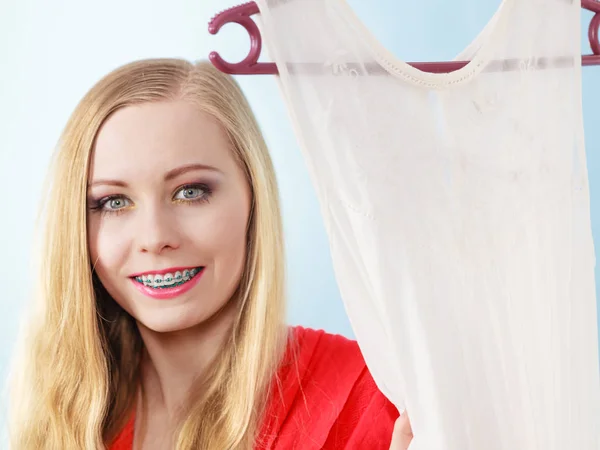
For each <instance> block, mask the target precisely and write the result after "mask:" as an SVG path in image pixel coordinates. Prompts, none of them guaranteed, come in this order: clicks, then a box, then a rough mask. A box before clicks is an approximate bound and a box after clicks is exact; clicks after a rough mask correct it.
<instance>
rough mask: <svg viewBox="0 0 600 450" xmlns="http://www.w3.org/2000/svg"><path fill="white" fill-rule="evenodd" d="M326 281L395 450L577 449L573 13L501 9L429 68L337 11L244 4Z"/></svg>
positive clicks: (586, 407) (540, 3)
mask: <svg viewBox="0 0 600 450" xmlns="http://www.w3.org/2000/svg"><path fill="white" fill-rule="evenodd" d="M257 3H258V4H259V7H260V10H261V15H260V22H261V28H262V34H263V37H264V38H265V42H266V44H267V45H268V48H269V53H270V55H271V57H273V59H274V60H275V62H276V63H277V65H278V68H279V72H280V77H279V79H280V86H281V88H282V92H283V96H284V98H285V101H286V103H287V107H288V110H289V112H290V114H291V117H292V119H293V122H294V126H295V130H296V134H297V138H298V139H299V141H300V144H301V148H302V151H303V153H304V157H305V159H306V161H307V164H308V167H309V170H310V172H311V175H312V180H313V183H314V185H315V188H316V190H317V194H318V197H319V200H320V203H321V208H322V214H323V217H324V221H325V224H326V227H327V232H328V235H329V240H330V245H331V254H332V258H333V264H334V268H335V272H336V277H337V281H338V284H339V288H340V290H341V293H342V297H343V300H344V303H345V306H346V310H347V313H348V316H349V318H350V321H351V323H352V326H353V329H354V331H355V334H356V337H357V340H358V342H359V345H360V347H361V348H362V350H363V354H364V356H365V359H366V362H367V364H368V367H369V368H370V370H371V372H372V374H373V376H374V378H375V380H376V382H377V384H378V386H379V387H380V389H381V390H382V392H383V393H384V394H385V395H386V396H387V397H388V398H389V399H390V400H391V401H393V402H394V404H395V405H396V406H398V407H399V408H401V409H403V408H404V407H406V408H407V409H408V411H409V413H410V417H411V422H412V425H413V430H414V434H415V441H414V443H413V445H412V446H411V449H412V450H417V449H418V450H425V449H426V450H432V449H441V450H445V449H447V450H518V449H522V450H538V449H539V450H554V449H556V450H558V449H560V450H565V449H568V450H571V449H572V450H575V449H576V450H596V449H599V448H600V380H599V368H598V335H597V325H596V296H595V283H594V264H595V259H594V249H593V243H592V235H591V226H590V214H589V191H588V179H587V168H586V158H585V149H584V140H583V127H582V117H581V86H580V77H581V60H580V54H581V53H580V43H579V39H580V4H579V2H577V1H571V0H518V1H517V0H504V2H503V3H502V5H501V6H500V7H499V9H498V11H497V13H496V14H495V16H494V17H493V19H492V20H491V21H490V22H489V24H488V26H487V27H486V28H485V30H484V31H483V32H482V33H481V34H480V35H479V36H478V37H477V39H476V40H475V41H474V42H473V44H472V45H471V46H469V48H468V49H467V50H465V52H464V53H463V54H462V55H460V56H459V57H458V59H461V60H462V59H470V60H471V62H470V63H469V64H468V65H467V66H465V67H464V68H462V69H460V70H458V71H455V72H452V73H448V74H430V73H424V72H421V71H419V70H417V69H415V68H413V67H411V66H409V65H407V64H406V63H404V62H402V61H399V60H398V59H397V58H395V57H394V56H393V55H391V54H390V53H389V52H388V51H386V49H384V48H383V47H382V46H381V45H380V44H379V43H378V42H377V41H376V40H375V39H374V37H373V36H372V35H371V34H369V31H368V30H367V29H366V28H365V27H364V25H363V24H362V23H361V22H360V20H359V19H358V18H357V17H356V16H355V15H354V13H353V11H352V10H351V9H350V7H349V6H348V5H346V4H345V1H344V0H259V1H258V2H257Z"/></svg>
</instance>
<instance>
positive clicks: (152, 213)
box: [137, 206, 180, 255]
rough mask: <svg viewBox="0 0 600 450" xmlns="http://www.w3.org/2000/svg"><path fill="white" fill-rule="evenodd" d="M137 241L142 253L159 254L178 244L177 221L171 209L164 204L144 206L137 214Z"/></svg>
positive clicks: (173, 248)
mask: <svg viewBox="0 0 600 450" xmlns="http://www.w3.org/2000/svg"><path fill="white" fill-rule="evenodd" d="M139 217H140V221H139V223H138V231H137V241H138V250H139V251H140V252H142V253H152V254H156V255H160V254H162V253H164V252H165V251H169V250H175V249H177V248H179V246H180V235H179V233H178V231H177V229H178V227H177V222H176V219H175V217H174V216H173V214H171V211H169V210H168V208H165V207H164V206H163V207H161V206H154V207H152V208H146V209H145V211H144V212H143V213H142V214H140V215H139Z"/></svg>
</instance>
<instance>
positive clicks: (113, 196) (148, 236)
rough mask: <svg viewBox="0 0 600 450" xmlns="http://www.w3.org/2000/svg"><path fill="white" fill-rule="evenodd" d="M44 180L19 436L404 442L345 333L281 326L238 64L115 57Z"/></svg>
mask: <svg viewBox="0 0 600 450" xmlns="http://www.w3.org/2000/svg"><path fill="white" fill-rule="evenodd" d="M47 192H48V196H47V199H46V200H45V202H44V207H45V217H46V222H45V228H44V231H45V239H44V242H43V251H42V258H41V264H40V268H41V269H40V270H41V274H40V279H39V289H38V291H39V295H38V299H39V303H38V305H37V306H38V307H37V308H36V310H35V314H34V316H33V317H32V319H31V322H30V323H29V326H28V327H27V331H28V333H27V337H26V339H25V340H24V341H23V342H24V348H23V349H22V351H21V352H20V355H21V361H20V365H19V366H18V367H19V369H18V370H17V371H16V373H15V374H14V376H13V382H14V386H13V389H12V390H11V392H12V394H13V402H12V407H11V418H12V426H11V442H12V444H11V449H12V450H43V449H48V450H50V449H52V450H59V449H60V450H65V449H73V450H80V449H106V448H108V449H110V450H117V449H118V450H125V449H127V450H130V449H160V450H165V449H177V450H191V449H208V450H227V449H243V450H250V449H303V450H309V449H365V450H376V449H385V450H387V449H390V448H391V449H397V450H401V449H406V448H408V444H409V442H410V440H411V437H412V435H411V430H410V424H409V422H408V418H407V416H406V415H402V417H400V418H399V415H398V412H397V411H396V410H395V409H394V407H393V406H392V405H391V404H390V403H389V402H388V401H387V400H386V399H385V397H384V396H383V395H382V394H381V393H380V392H379V391H378V389H377V387H376V385H375V383H374V382H373V379H372V378H371V376H370V374H369V372H368V370H367V368H366V366H365V363H364V360H363V358H362V356H361V354H360V351H359V349H358V347H357V345H356V343H355V342H353V341H350V340H347V339H345V338H343V337H341V336H335V335H330V334H327V333H325V332H323V331H315V330H310V329H305V328H301V327H294V328H288V327H286V326H285V323H284V302H285V298H284V269H283V265H284V256H283V254H282V249H283V237H282V227H281V218H280V211H279V203H278V192H277V185H276V181H275V174H274V171H273V167H272V164H271V160H270V158H269V154H268V151H267V149H266V147H265V143H264V141H263V138H262V136H261V134H260V131H259V128H258V126H257V124H256V122H255V119H254V117H253V115H252V112H251V111H250V108H249V106H248V104H247V102H246V100H245V99H244V97H243V95H242V93H241V91H240V89H239V88H238V86H237V84H236V83H235V82H234V81H233V79H232V78H231V77H229V76H227V75H225V74H223V73H221V72H218V71H217V70H215V69H214V68H213V67H212V66H211V65H210V64H208V63H205V62H202V63H198V64H191V63H189V62H186V61H183V60H175V59H159V60H144V61H138V62H134V63H131V64H128V65H125V66H123V67H121V68H119V69H117V70H115V71H113V72H112V73H110V74H109V75H107V76H106V77H105V78H103V79H102V80H100V81H99V82H98V83H97V84H96V85H95V86H94V87H93V88H92V89H91V90H90V92H89V93H88V94H87V95H86V96H85V97H84V98H83V100H82V101H81V102H80V104H79V105H78V106H77V108H76V110H75V111H74V113H73V115H72V117H71V118H70V120H69V122H68V124H67V126H66V129H65V131H64V133H63V136H62V138H61V141H60V145H59V147H58V150H57V153H56V155H55V158H54V161H53V167H52V172H51V178H50V183H49V185H48V191H47ZM392 434H393V436H392Z"/></svg>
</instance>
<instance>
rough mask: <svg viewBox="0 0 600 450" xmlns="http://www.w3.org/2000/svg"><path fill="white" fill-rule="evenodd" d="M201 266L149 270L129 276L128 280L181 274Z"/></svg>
mask: <svg viewBox="0 0 600 450" xmlns="http://www.w3.org/2000/svg"><path fill="white" fill-rule="evenodd" d="M198 267H202V266H188V267H169V268H168V269H162V270H149V271H147V272H138V273H134V274H132V275H129V278H135V277H141V276H142V275H164V274H165V273H174V272H177V271H179V272H183V271H184V270H190V269H195V268H198Z"/></svg>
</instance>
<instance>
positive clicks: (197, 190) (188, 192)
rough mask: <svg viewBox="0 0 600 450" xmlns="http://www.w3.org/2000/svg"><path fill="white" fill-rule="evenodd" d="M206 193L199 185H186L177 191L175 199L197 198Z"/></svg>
mask: <svg viewBox="0 0 600 450" xmlns="http://www.w3.org/2000/svg"><path fill="white" fill-rule="evenodd" d="M206 194H207V192H206V189H203V188H202V187H200V186H186V187H184V188H182V189H180V190H179V192H177V194H176V195H175V199H176V200H198V199H200V198H202V197H204V196H205V195H206Z"/></svg>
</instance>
